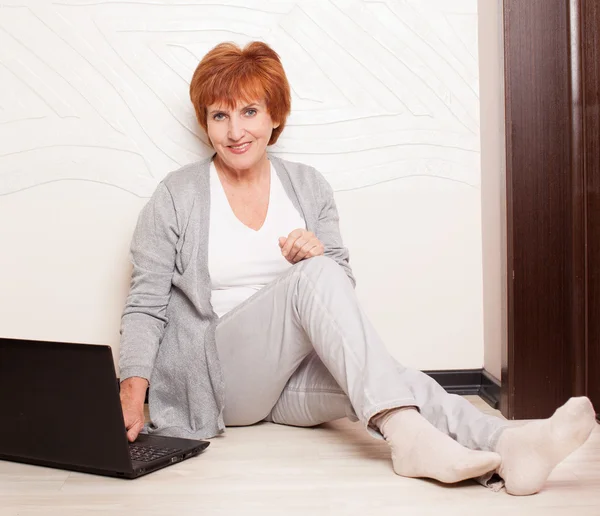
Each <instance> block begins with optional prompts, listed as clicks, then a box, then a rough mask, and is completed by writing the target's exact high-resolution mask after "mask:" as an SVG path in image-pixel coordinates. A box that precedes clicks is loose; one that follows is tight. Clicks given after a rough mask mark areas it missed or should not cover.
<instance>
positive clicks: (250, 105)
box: [208, 102, 260, 115]
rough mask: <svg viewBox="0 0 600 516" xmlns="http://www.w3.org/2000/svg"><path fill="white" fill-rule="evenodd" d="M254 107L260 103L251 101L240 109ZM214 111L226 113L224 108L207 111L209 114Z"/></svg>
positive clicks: (212, 113) (214, 112)
mask: <svg viewBox="0 0 600 516" xmlns="http://www.w3.org/2000/svg"><path fill="white" fill-rule="evenodd" d="M254 107H260V103H258V102H253V103H252V104H248V105H247V106H244V107H243V108H242V110H244V109H248V108H254ZM216 113H227V110H226V109H213V110H212V111H209V113H208V114H209V115H214V114H216Z"/></svg>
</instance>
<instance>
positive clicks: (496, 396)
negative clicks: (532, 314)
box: [146, 369, 500, 409]
mask: <svg viewBox="0 0 600 516" xmlns="http://www.w3.org/2000/svg"><path fill="white" fill-rule="evenodd" d="M423 372H424V373H425V374H427V375H429V376H431V378H433V379H434V380H435V381H436V382H437V383H439V384H440V385H441V386H442V387H443V388H444V389H446V391H447V392H449V393H450V394H458V395H460V396H468V395H471V396H480V397H481V398H482V399H483V400H484V401H485V402H486V403H487V404H488V405H489V406H490V407H492V408H494V409H498V408H499V407H500V382H498V380H496V378H494V377H493V376H492V375H491V374H490V373H488V372H487V371H486V370H485V369H457V370H452V371H423ZM146 403H148V391H146Z"/></svg>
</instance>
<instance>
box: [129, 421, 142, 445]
mask: <svg viewBox="0 0 600 516" xmlns="http://www.w3.org/2000/svg"><path fill="white" fill-rule="evenodd" d="M142 428H144V423H142V422H138V423H135V424H133V425H132V426H131V428H130V429H129V430H128V431H127V439H128V440H129V441H130V442H133V441H135V440H136V439H137V437H138V435H139V434H140V432H141V431H142Z"/></svg>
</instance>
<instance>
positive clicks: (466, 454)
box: [372, 408, 500, 483]
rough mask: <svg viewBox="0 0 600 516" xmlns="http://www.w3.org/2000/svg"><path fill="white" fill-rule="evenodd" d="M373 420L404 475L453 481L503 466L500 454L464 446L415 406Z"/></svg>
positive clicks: (384, 414) (447, 481)
mask: <svg viewBox="0 0 600 516" xmlns="http://www.w3.org/2000/svg"><path fill="white" fill-rule="evenodd" d="M372 422H373V423H374V424H375V425H377V426H378V427H379V429H380V430H381V433H382V434H383V436H384V437H385V440H386V441H387V442H388V443H389V445H390V447H391V448H392V462H393V465H394V471H395V472H396V474H398V475H401V476H403V477H426V478H433V479H435V480H439V481H440V482H445V483H454V482H460V481H462V480H466V479H468V478H475V477H478V476H480V475H483V474H485V473H489V472H490V471H494V470H495V469H496V468H497V467H498V466H499V465H500V456H499V455H498V454H497V453H493V452H483V451H475V450H470V449H468V448H465V447H464V446H462V445H460V444H458V443H457V442H456V441H455V440H454V439H452V438H451V437H450V436H448V435H446V434H444V433H442V432H440V431H439V430H438V429H437V428H435V427H434V426H433V425H432V424H431V423H429V421H427V420H426V419H425V418H424V417H423V416H422V415H421V414H420V413H419V412H418V411H417V410H416V409H415V408H402V409H395V410H392V411H390V412H387V413H383V414H381V415H378V416H376V417H375V418H373V419H372Z"/></svg>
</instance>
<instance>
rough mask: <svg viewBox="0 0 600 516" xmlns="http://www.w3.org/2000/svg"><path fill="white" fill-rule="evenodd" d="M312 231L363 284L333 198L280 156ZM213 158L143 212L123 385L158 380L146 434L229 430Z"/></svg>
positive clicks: (321, 181) (166, 186)
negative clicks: (214, 288) (217, 305)
mask: <svg viewBox="0 0 600 516" xmlns="http://www.w3.org/2000/svg"><path fill="white" fill-rule="evenodd" d="M269 159H270V160H271V163H272V164H273V166H274V168H275V170H276V171H277V174H278V176H279V178H280V180H281V182H282V184H283V186H284V188H285V191H286V193H287V194H288V196H289V198H290V199H291V201H292V202H293V204H294V206H295V207H296V209H297V210H298V212H299V213H300V214H301V215H302V216H303V217H304V220H305V221H306V227H307V229H308V230H309V231H312V232H313V233H315V234H316V236H317V237H318V238H319V240H320V241H321V243H322V244H323V245H324V247H325V256H329V257H330V258H332V259H334V260H335V261H336V262H337V263H339V264H340V265H341V266H342V267H343V268H344V270H345V271H346V273H347V274H348V277H349V278H350V280H351V281H352V283H353V284H354V283H355V281H354V277H353V275H352V271H351V269H350V266H349V256H348V250H347V249H346V248H345V247H344V246H343V244H342V238H341V236H340V231H339V225H338V213H337V209H336V206H335V201H334V198H333V190H332V189H331V186H330V185H329V183H327V181H326V180H325V178H324V177H323V176H322V175H321V174H320V173H319V172H317V171H316V170H315V169H314V168H312V167H309V166H307V165H302V164H299V163H292V162H289V161H285V160H282V159H280V158H276V157H274V156H270V157H269ZM210 161H211V158H209V159H206V160H204V161H200V162H197V163H192V164H190V165H187V166H184V167H183V168H181V169H179V170H177V171H175V172H172V173H170V174H169V175H168V176H167V177H165V179H164V180H163V181H162V182H161V183H160V184H159V185H158V187H157V188H156V191H155V192H154V194H153V195H152V198H151V199H150V201H149V202H148V203H147V204H146V206H145V207H144V208H143V209H142V211H141V212H140V215H139V218H138V222H137V226H136V228H135V232H134V234H133V239H132V242H131V261H132V263H133V272H132V277H131V287H130V292H129V296H128V297H127V301H126V304H125V309H124V312H123V317H122V320H121V345H120V360H119V365H120V370H121V374H120V376H121V380H125V379H127V378H130V377H132V376H139V377H142V378H146V379H147V380H149V382H150V390H149V405H150V416H151V418H152V422H151V423H150V424H149V425H146V427H145V430H144V431H145V432H148V433H154V434H159V435H171V436H176V437H185V438H190V439H206V438H209V437H213V436H215V435H217V434H219V433H222V432H223V431H224V430H225V424H224V422H223V407H224V403H225V400H224V399H223V398H224V383H223V382H224V378H223V375H222V372H221V369H220V367H219V361H218V357H217V350H216V346H215V327H216V324H217V322H218V316H217V315H216V314H215V312H214V311H213V308H212V306H211V303H210V297H211V280H210V276H209V271H208V231H209V215H210V183H209V181H210V175H209V166H210Z"/></svg>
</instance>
